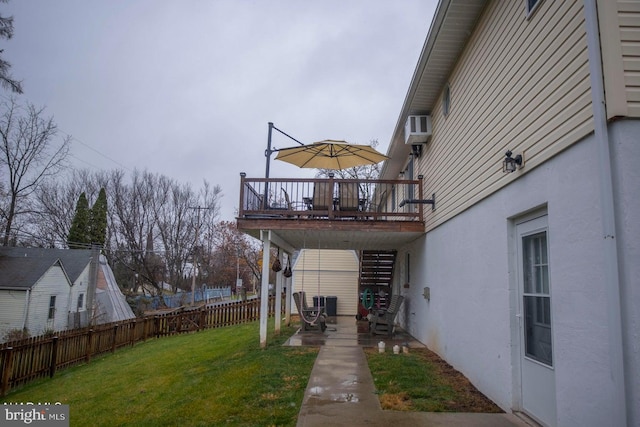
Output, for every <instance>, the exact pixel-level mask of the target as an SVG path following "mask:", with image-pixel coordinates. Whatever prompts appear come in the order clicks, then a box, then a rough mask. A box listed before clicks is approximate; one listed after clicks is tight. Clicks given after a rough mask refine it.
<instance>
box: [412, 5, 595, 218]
mask: <svg viewBox="0 0 640 427" xmlns="http://www.w3.org/2000/svg"><path fill="white" fill-rule="evenodd" d="M449 82H450V86H451V108H450V113H449V115H448V116H447V117H446V118H445V117H444V116H443V115H442V110H441V105H440V102H439V103H437V105H436V107H435V108H434V111H432V112H431V115H432V120H433V138H432V141H431V143H430V144H428V145H427V146H426V148H425V151H424V153H423V156H422V157H421V159H419V161H418V163H417V165H416V174H423V175H424V191H425V194H431V193H433V192H435V193H436V199H437V201H438V204H437V210H436V211H435V212H434V213H431V212H430V211H427V213H426V215H425V219H426V221H427V229H430V228H433V227H435V226H437V225H439V224H441V223H443V222H444V221H446V220H447V219H449V218H451V217H452V216H454V215H456V214H458V213H460V212H462V211H463V210H465V209H467V208H468V207H470V206H472V205H473V204H474V203H477V202H478V201H480V200H481V199H483V198H484V197H486V196H488V195H490V194H491V193H493V192H495V191H497V190H498V189H499V188H500V187H502V186H504V185H506V184H507V183H508V182H510V181H511V180H513V179H515V178H517V177H518V176H519V175H521V174H522V173H524V172H526V171H527V170H531V169H532V168H534V167H535V166H537V165H540V164H542V163H543V162H544V161H546V160H548V159H549V158H550V157H552V156H553V155H555V154H557V153H558V152H559V151H561V150H563V149H565V148H567V147H568V146H569V145H571V144H572V143H574V142H576V141H578V140H579V139H580V138H582V137H584V136H586V135H587V134H589V133H590V132H591V131H592V129H593V124H592V113H591V105H590V101H591V95H590V83H589V74H588V62H587V46H586V38H585V28H584V16H583V10H582V2H578V1H575V2H552V1H546V2H542V3H541V4H540V7H539V9H538V10H537V12H536V13H535V14H534V15H533V16H532V17H531V18H530V19H527V17H526V14H525V11H524V7H523V3H522V2H514V1H510V0H502V1H496V2H492V3H491V4H489V5H488V7H487V10H485V11H484V13H483V15H482V16H481V18H480V20H479V22H478V25H477V27H476V29H475V31H474V34H473V35H472V37H471V39H470V42H469V44H468V45H467V47H466V49H465V51H464V52H463V54H462V57H461V59H460V60H459V62H458V64H457V65H456V68H455V69H454V71H453V73H452V75H451V76H450V79H449ZM507 149H511V150H512V151H513V152H514V153H516V154H523V156H524V158H525V162H526V168H525V169H524V170H523V171H521V172H517V173H514V174H510V175H505V174H503V172H502V159H503V158H504V153H505V151H507Z"/></svg>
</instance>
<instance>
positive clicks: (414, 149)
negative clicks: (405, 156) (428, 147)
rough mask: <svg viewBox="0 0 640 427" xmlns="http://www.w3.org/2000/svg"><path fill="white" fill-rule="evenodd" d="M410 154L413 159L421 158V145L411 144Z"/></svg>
mask: <svg viewBox="0 0 640 427" xmlns="http://www.w3.org/2000/svg"><path fill="white" fill-rule="evenodd" d="M411 154H413V157H420V156H422V144H413V145H412V146H411Z"/></svg>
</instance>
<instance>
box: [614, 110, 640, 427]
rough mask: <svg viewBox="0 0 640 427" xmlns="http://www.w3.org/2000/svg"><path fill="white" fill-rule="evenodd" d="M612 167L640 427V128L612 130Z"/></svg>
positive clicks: (629, 370) (633, 419) (634, 414)
mask: <svg viewBox="0 0 640 427" xmlns="http://www.w3.org/2000/svg"><path fill="white" fill-rule="evenodd" d="M609 129H610V134H609V137H610V139H611V149H612V164H613V169H614V171H616V174H615V175H614V180H613V183H614V188H615V190H616V192H617V194H616V196H617V200H618V203H617V204H616V221H617V227H618V229H617V237H618V257H619V264H620V279H621V281H622V288H623V289H622V290H623V295H622V298H621V300H622V313H623V316H624V319H625V323H623V325H622V332H623V336H624V339H625V343H626V346H625V349H624V356H625V363H626V370H625V378H626V387H627V396H629V397H630V400H631V403H630V404H628V405H627V406H628V409H627V412H628V419H627V422H628V424H629V425H632V426H640V167H639V166H638V161H639V160H640V140H639V139H638V135H639V134H640V124H639V122H638V121H631V120H629V121H619V122H616V123H614V124H612V125H611V126H609Z"/></svg>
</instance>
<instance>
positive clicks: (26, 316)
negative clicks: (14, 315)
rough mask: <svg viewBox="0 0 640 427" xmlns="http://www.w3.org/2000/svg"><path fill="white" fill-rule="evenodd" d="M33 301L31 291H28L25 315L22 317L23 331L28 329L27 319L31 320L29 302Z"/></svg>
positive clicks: (25, 298)
mask: <svg viewBox="0 0 640 427" xmlns="http://www.w3.org/2000/svg"><path fill="white" fill-rule="evenodd" d="M30 299H31V289H27V293H26V295H25V296H24V314H23V316H22V330H23V331H24V330H25V329H26V328H27V319H28V318H29V302H30Z"/></svg>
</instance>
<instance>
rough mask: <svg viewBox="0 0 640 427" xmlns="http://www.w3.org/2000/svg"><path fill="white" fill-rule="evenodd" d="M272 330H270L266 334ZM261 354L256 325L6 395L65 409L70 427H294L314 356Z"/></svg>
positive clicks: (148, 348)
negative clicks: (51, 403)
mask: <svg viewBox="0 0 640 427" xmlns="http://www.w3.org/2000/svg"><path fill="white" fill-rule="evenodd" d="M272 329H273V328H272V327H270V330H272ZM295 330H296V328H295V325H293V326H292V327H288V328H287V327H283V328H282V332H281V334H280V335H279V336H275V337H274V336H270V337H269V340H268V342H269V345H268V347H267V348H266V349H264V350H263V349H260V345H259V324H258V323H257V322H254V323H250V324H247V325H240V326H232V327H227V328H221V329H210V330H207V331H203V332H199V333H196V334H189V335H178V336H174V337H168V338H162V339H158V340H152V341H148V342H146V343H140V344H138V345H136V346H134V347H132V348H129V349H123V350H120V351H118V352H116V353H115V354H109V355H106V356H103V357H101V358H96V359H94V360H92V362H91V363H90V364H88V365H83V366H77V367H74V368H70V369H67V370H64V371H61V372H59V373H58V374H56V376H55V377H54V378H53V379H47V380H41V381H39V382H35V383H32V384H29V385H27V386H25V387H24V388H21V389H19V390H17V391H15V392H13V393H10V394H9V395H8V396H6V397H5V398H4V401H6V402H27V401H30V402H61V403H63V404H69V407H70V418H71V425H73V426H83V425H87V426H115V425H136V426H147V425H148V426H175V425H185V426H209V425H221V424H228V425H236V426H273V425H278V426H293V425H295V424H296V419H297V415H298V412H299V409H300V405H301V403H302V398H303V396H304V390H305V388H306V386H307V382H308V379H309V375H310V373H311V369H312V367H313V363H314V361H315V359H316V356H317V353H318V349H317V348H308V347H283V346H282V344H283V343H284V341H285V340H286V339H287V338H288V337H289V336H291V335H293V333H295Z"/></svg>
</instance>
